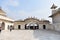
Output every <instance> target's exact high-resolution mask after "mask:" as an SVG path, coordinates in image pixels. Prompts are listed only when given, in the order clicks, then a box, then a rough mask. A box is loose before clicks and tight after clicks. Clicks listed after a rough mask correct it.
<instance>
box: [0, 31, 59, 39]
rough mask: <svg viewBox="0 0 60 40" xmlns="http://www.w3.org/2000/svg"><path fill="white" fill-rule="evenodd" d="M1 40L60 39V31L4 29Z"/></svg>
mask: <svg viewBox="0 0 60 40" xmlns="http://www.w3.org/2000/svg"><path fill="white" fill-rule="evenodd" d="M0 40H60V32H56V31H49V30H12V31H11V32H10V31H9V30H3V31H2V32H1V33H0Z"/></svg>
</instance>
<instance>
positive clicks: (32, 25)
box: [25, 23, 39, 30]
mask: <svg viewBox="0 0 60 40" xmlns="http://www.w3.org/2000/svg"><path fill="white" fill-rule="evenodd" d="M25 29H34V30H35V29H39V25H38V24H37V23H28V24H25Z"/></svg>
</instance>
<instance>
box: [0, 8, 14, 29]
mask: <svg viewBox="0 0 60 40" xmlns="http://www.w3.org/2000/svg"><path fill="white" fill-rule="evenodd" d="M13 24H14V20H13V19H11V18H8V17H7V15H6V13H5V12H4V11H3V10H2V9H1V8H0V27H1V28H2V29H3V30H8V29H9V27H10V26H13Z"/></svg>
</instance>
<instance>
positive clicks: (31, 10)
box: [0, 0, 60, 20]
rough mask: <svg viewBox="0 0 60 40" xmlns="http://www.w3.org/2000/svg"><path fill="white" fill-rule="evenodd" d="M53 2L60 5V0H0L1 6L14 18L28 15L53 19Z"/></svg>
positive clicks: (22, 17)
mask: <svg viewBox="0 0 60 40" xmlns="http://www.w3.org/2000/svg"><path fill="white" fill-rule="evenodd" d="M53 3H54V4H55V5H57V6H58V7H60V0H0V7H1V8H2V10H4V11H5V12H6V14H7V16H8V17H10V18H12V19H14V20H19V19H25V18H28V17H36V18H37V19H47V20H51V18H49V16H50V15H51V14H52V13H51V11H52V10H51V9H50V7H51V6H52V4H53Z"/></svg>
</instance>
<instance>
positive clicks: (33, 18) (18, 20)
mask: <svg viewBox="0 0 60 40" xmlns="http://www.w3.org/2000/svg"><path fill="white" fill-rule="evenodd" d="M30 19H31V20H37V21H39V22H49V20H39V19H37V18H26V19H24V20H16V21H15V22H25V21H27V20H30Z"/></svg>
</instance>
